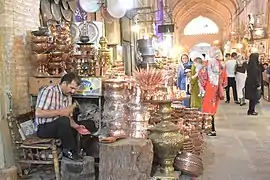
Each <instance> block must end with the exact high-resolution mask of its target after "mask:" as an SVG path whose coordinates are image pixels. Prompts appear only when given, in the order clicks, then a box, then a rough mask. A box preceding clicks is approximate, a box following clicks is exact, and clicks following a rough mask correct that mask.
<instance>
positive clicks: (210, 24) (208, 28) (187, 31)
mask: <svg viewBox="0 0 270 180" xmlns="http://www.w3.org/2000/svg"><path fill="white" fill-rule="evenodd" d="M218 32H219V28H218V26H217V24H216V23H215V22H214V21H212V20H211V19H209V18H207V17H203V16H199V17H197V18H194V19H193V20H191V21H190V22H189V23H188V24H187V25H186V27H185V28H184V35H185V36H188V35H203V34H217V33H218Z"/></svg>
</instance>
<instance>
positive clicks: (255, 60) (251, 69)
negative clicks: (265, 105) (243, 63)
mask: <svg viewBox="0 0 270 180" xmlns="http://www.w3.org/2000/svg"><path fill="white" fill-rule="evenodd" d="M245 97H246V99H248V100H249V107H248V111H247V114H248V115H255V116H256V115H258V113H257V112H256V111H255V106H256V104H257V102H258V101H259V99H260V97H261V71H260V65H259V54H258V53H252V54H251V55H250V57H249V62H248V65H247V79H246V83H245Z"/></svg>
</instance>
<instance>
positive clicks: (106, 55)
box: [98, 37, 111, 76]
mask: <svg viewBox="0 0 270 180" xmlns="http://www.w3.org/2000/svg"><path fill="white" fill-rule="evenodd" d="M99 44H100V49H99V50H98V59H99V72H98V73H99V76H103V75H105V74H106V72H107V70H108V69H109V68H110V66H111V55H110V50H109V49H108V48H107V45H108V42H107V39H106V38H105V37H101V38H100V40H99Z"/></svg>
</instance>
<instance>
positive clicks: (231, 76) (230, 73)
mask: <svg viewBox="0 0 270 180" xmlns="http://www.w3.org/2000/svg"><path fill="white" fill-rule="evenodd" d="M236 59H237V53H235V52H233V53H232V55H231V59H228V60H227V61H226V63H225V66H226V71H227V78H228V85H227V87H226V103H230V88H232V90H233V99H234V102H235V103H236V104H239V102H238V97H237V91H236V81H235V67H236Z"/></svg>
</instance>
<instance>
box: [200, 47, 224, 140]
mask: <svg viewBox="0 0 270 180" xmlns="http://www.w3.org/2000/svg"><path fill="white" fill-rule="evenodd" d="M209 57H210V59H209V60H208V62H207V64H206V65H205V67H204V68H203V69H202V70H201V71H200V73H199V80H200V82H201V85H202V87H203V88H204V90H205V95H204V97H203V101H202V112H203V113H209V114H211V115H212V129H211V130H212V131H211V132H210V133H208V134H207V135H209V136H216V129H215V117H214V116H215V114H216V112H217V108H218V104H219V101H220V100H223V99H224V95H223V89H224V87H226V86H227V75H226V71H225V67H224V66H223V65H222V63H221V60H222V59H223V56H222V53H221V51H220V49H218V48H216V47H214V48H212V49H211V51H210V52H209Z"/></svg>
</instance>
